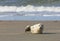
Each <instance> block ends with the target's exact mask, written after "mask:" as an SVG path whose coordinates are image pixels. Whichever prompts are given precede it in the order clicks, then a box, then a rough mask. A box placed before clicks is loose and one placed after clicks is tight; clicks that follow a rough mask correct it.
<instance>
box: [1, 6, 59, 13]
mask: <svg viewBox="0 0 60 41" xmlns="http://www.w3.org/2000/svg"><path fill="white" fill-rule="evenodd" d="M21 11H24V12H33V11H50V12H51V11H52V12H60V7H54V6H51V7H44V6H32V5H27V6H20V7H17V6H0V12H21Z"/></svg>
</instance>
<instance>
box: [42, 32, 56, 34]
mask: <svg viewBox="0 0 60 41" xmlns="http://www.w3.org/2000/svg"><path fill="white" fill-rule="evenodd" d="M43 34H56V33H48V32H47V33H43Z"/></svg>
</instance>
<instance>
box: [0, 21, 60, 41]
mask: <svg viewBox="0 0 60 41" xmlns="http://www.w3.org/2000/svg"><path fill="white" fill-rule="evenodd" d="M36 23H42V24H44V31H43V34H31V33H30V32H29V33H25V31H24V29H25V27H26V26H27V25H33V24H36ZM0 41H60V21H0Z"/></svg>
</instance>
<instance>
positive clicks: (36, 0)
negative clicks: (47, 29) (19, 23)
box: [0, 0, 60, 21]
mask: <svg viewBox="0 0 60 41" xmlns="http://www.w3.org/2000/svg"><path fill="white" fill-rule="evenodd" d="M0 20H43V21H45V20H60V0H0Z"/></svg>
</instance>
